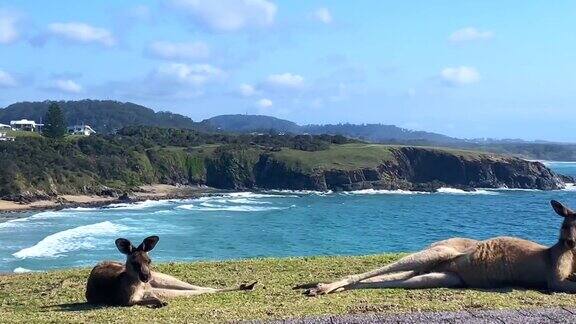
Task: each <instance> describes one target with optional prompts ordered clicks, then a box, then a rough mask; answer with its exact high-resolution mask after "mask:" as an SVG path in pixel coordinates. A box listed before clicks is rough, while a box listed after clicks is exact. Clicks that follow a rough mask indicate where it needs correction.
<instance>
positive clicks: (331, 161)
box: [274, 143, 394, 171]
mask: <svg viewBox="0 0 576 324" xmlns="http://www.w3.org/2000/svg"><path fill="white" fill-rule="evenodd" d="M274 157H275V158H276V159H277V160H280V161H283V162H285V163H286V164H287V165H288V166H289V167H291V168H293V169H297V170H302V171H321V170H334V169H338V170H356V169H359V168H374V167H376V166H378V165H380V164H382V163H383V162H385V161H389V160H392V159H393V158H394V157H393V155H392V151H391V149H390V146H386V145H378V144H362V143H354V144H342V145H332V146H330V148H329V149H327V150H322V151H314V152H308V151H300V150H294V149H287V148H283V149H282V150H281V151H279V152H275V153H274Z"/></svg>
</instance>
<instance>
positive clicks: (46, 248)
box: [12, 221, 128, 259]
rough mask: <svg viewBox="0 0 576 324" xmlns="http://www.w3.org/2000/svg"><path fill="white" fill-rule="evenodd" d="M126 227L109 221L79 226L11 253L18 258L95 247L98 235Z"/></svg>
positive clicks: (54, 255) (109, 233)
mask: <svg viewBox="0 0 576 324" xmlns="http://www.w3.org/2000/svg"><path fill="white" fill-rule="evenodd" d="M127 229H128V227H126V226H122V225H117V224H114V223H111V222H109V221H105V222H101V223H96V224H91V225H84V226H79V227H75V228H71V229H67V230H65V231H62V232H58V233H54V234H51V235H48V236H46V237H45V238H43V239H42V240H41V241H40V242H38V243H36V245H34V246H31V247H28V248H25V249H22V250H20V251H18V252H16V253H14V254H12V255H13V256H15V257H17V258H20V259H26V258H42V257H58V256H59V255H61V254H64V253H66V252H71V251H76V250H82V249H92V248H95V247H96V246H97V245H98V244H99V243H100V242H101V237H100V238H99V237H98V236H106V235H111V234H116V233H118V232H120V231H122V230H127Z"/></svg>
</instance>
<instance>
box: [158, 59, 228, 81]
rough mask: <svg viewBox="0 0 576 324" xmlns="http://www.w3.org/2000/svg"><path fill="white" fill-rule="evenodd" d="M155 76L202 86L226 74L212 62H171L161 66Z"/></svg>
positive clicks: (160, 78) (165, 79) (164, 79)
mask: <svg viewBox="0 0 576 324" xmlns="http://www.w3.org/2000/svg"><path fill="white" fill-rule="evenodd" d="M153 76H154V77H155V78H157V79H159V80H162V81H168V82H176V83H181V84H190V85H196V86H200V85H203V84H205V83H207V82H210V81H214V80H216V79H219V78H221V77H223V76H224V72H223V71H222V70H220V69H219V68H217V67H214V66H212V65H210V64H183V63H170V64H165V65H162V66H160V67H159V68H158V69H157V70H156V71H155V72H154V74H153Z"/></svg>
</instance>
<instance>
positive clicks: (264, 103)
mask: <svg viewBox="0 0 576 324" xmlns="http://www.w3.org/2000/svg"><path fill="white" fill-rule="evenodd" d="M256 104H257V105H258V107H260V108H270V107H272V106H273V105H274V103H273V102H272V100H270V99H267V98H263V99H260V100H258V102H256Z"/></svg>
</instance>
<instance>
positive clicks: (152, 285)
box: [86, 236, 256, 307]
mask: <svg viewBox="0 0 576 324" xmlns="http://www.w3.org/2000/svg"><path fill="white" fill-rule="evenodd" d="M158 240H159V238H158V236H150V237H147V238H146V239H144V241H142V243H141V244H140V245H139V246H138V247H137V248H135V247H134V246H133V245H132V243H130V241H128V240H127V239H123V238H119V239H117V240H116V247H118V250H120V252H122V253H124V254H125V255H126V264H122V263H119V262H112V261H105V262H102V263H100V264H98V265H96V266H95V267H94V269H92V272H90V276H89V277H88V283H87V285H86V299H87V300H88V302H89V303H91V304H105V305H116V306H133V305H144V306H149V307H162V306H165V305H166V303H165V302H164V301H162V298H171V297H179V296H195V295H200V294H207V293H217V292H226V291H238V290H253V289H254V286H255V285H256V282H254V283H252V284H250V285H246V284H242V285H240V287H238V288H224V289H216V288H208V287H199V286H193V285H191V284H189V283H186V282H183V281H180V280H178V279H176V278H174V277H172V276H169V275H167V274H163V273H160V272H154V271H152V270H151V269H150V263H151V260H150V257H149V256H148V252H150V251H151V250H152V249H153V248H154V247H155V246H156V243H158Z"/></svg>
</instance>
